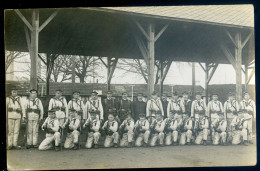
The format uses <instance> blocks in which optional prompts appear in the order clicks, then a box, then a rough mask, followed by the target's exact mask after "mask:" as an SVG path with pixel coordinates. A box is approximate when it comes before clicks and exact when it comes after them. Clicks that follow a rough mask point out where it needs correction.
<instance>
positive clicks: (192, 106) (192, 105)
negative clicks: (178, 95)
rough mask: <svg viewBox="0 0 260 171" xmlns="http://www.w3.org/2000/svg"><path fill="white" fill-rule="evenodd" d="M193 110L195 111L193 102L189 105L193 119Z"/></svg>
mask: <svg viewBox="0 0 260 171" xmlns="http://www.w3.org/2000/svg"><path fill="white" fill-rule="evenodd" d="M194 109H195V102H194V101H193V102H192V104H191V116H192V117H194V114H195V113H194Z"/></svg>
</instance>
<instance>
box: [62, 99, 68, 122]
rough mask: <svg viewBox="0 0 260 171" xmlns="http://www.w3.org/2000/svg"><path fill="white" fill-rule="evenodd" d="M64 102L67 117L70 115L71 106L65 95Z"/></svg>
mask: <svg viewBox="0 0 260 171" xmlns="http://www.w3.org/2000/svg"><path fill="white" fill-rule="evenodd" d="M63 103H64V107H65V116H66V118H68V117H69V108H68V103H67V100H66V98H65V97H63Z"/></svg>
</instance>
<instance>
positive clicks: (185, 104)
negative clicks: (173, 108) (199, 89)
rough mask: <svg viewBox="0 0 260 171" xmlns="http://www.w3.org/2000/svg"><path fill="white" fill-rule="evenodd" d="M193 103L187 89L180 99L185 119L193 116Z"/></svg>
mask: <svg viewBox="0 0 260 171" xmlns="http://www.w3.org/2000/svg"><path fill="white" fill-rule="evenodd" d="M191 105H192V101H191V100H190V99H189V93H187V92H186V91H185V92H183V93H182V99H181V101H180V106H181V109H182V117H183V119H186V118H189V117H190V116H191Z"/></svg>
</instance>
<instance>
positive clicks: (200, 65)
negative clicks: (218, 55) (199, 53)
mask: <svg viewBox="0 0 260 171" xmlns="http://www.w3.org/2000/svg"><path fill="white" fill-rule="evenodd" d="M199 65H200V67H201V68H202V69H203V70H204V72H206V69H205V68H204V66H203V65H202V64H201V63H200V62H199Z"/></svg>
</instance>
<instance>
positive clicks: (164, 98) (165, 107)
mask: <svg viewBox="0 0 260 171" xmlns="http://www.w3.org/2000/svg"><path fill="white" fill-rule="evenodd" d="M168 103H169V101H168V100H167V93H163V94H162V106H163V111H164V113H165V116H164V118H167V116H168V114H169V113H168V111H167V107H168Z"/></svg>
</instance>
